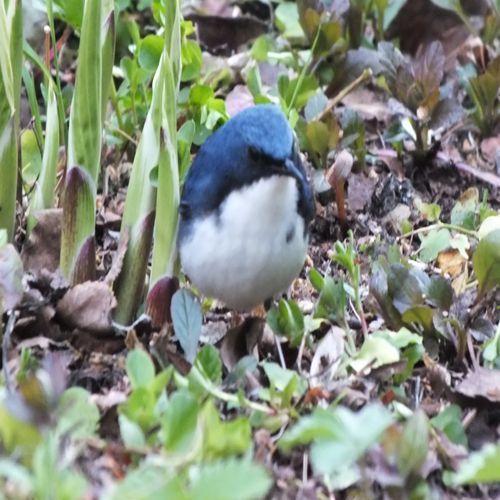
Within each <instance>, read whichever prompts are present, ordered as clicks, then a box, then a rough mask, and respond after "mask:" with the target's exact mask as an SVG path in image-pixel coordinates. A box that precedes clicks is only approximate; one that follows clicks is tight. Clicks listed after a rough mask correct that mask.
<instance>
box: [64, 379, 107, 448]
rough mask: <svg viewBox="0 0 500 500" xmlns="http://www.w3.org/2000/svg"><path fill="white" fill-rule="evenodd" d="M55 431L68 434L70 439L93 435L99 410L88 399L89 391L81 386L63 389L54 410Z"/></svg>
mask: <svg viewBox="0 0 500 500" xmlns="http://www.w3.org/2000/svg"><path fill="white" fill-rule="evenodd" d="M56 416H57V428H56V429H57V432H58V433H59V435H66V434H70V435H71V437H72V439H86V438H89V437H91V436H93V435H94V433H95V432H96V430H97V424H98V423H99V418H100V415H99V410H98V409H97V407H96V405H95V404H93V403H91V401H90V393H88V392H87V391H86V390H85V389H82V388H81V387H70V388H69V389H66V391H64V393H63V395H62V396H61V399H60V400H59V405H58V408H57V412H56Z"/></svg>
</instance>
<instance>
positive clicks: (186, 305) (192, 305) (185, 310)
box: [171, 288, 202, 362]
mask: <svg viewBox="0 0 500 500" xmlns="http://www.w3.org/2000/svg"><path fill="white" fill-rule="evenodd" d="M171 311H172V322H173V325H174V331H175V335H176V337H177V338H178V340H179V342H180V344H181V347H182V349H183V350H184V353H185V355H186V359H187V360H188V361H190V362H193V361H194V358H195V356H196V349H197V348H198V339H199V338H200V335H201V323H202V313H201V307H200V304H199V302H198V300H197V299H196V297H195V296H194V295H193V294H192V293H191V292H190V291H189V290H186V289H185V288H182V289H180V290H177V292H175V294H174V296H173V297H172V307H171Z"/></svg>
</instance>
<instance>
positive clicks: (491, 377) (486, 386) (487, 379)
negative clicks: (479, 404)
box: [455, 366, 500, 403]
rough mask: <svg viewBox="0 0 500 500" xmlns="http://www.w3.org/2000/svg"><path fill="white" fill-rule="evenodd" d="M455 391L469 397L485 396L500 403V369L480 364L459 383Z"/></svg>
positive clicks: (493, 401)
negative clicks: (492, 368) (484, 366)
mask: <svg viewBox="0 0 500 500" xmlns="http://www.w3.org/2000/svg"><path fill="white" fill-rule="evenodd" d="M455 392H456V393H458V394H460V395H462V396H466V397H468V398H474V399H476V398H485V399H487V400H488V401H490V402H491V403H500V370H491V369H489V368H483V367H481V366H478V367H477V368H476V369H475V370H474V371H471V372H469V373H468V374H467V376H466V377H465V379H464V380H463V381H462V382H461V383H460V384H458V386H457V387H456V388H455Z"/></svg>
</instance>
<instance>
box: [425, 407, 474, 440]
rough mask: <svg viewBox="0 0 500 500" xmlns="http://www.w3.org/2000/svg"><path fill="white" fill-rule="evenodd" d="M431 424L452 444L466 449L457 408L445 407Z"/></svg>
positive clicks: (460, 412)
mask: <svg viewBox="0 0 500 500" xmlns="http://www.w3.org/2000/svg"><path fill="white" fill-rule="evenodd" d="M431 424H432V425H433V426H434V427H435V428H436V429H439V430H440V431H442V432H444V433H445V434H446V436H447V437H448V438H449V439H450V441H452V442H453V443H456V444H460V445H462V446H465V447H467V435H466V434H465V430H464V426H463V425H462V410H461V409H460V407H459V406H457V405H455V404H451V405H449V406H447V407H446V408H445V409H444V410H442V411H441V412H440V413H439V415H436V416H435V417H434V418H432V419H431Z"/></svg>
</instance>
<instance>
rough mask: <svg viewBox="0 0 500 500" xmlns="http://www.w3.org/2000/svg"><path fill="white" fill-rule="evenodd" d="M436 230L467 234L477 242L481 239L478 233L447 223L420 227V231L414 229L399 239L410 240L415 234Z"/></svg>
mask: <svg viewBox="0 0 500 500" xmlns="http://www.w3.org/2000/svg"><path fill="white" fill-rule="evenodd" d="M434 229H449V230H450V231H456V232H457V233H462V234H465V235H467V236H470V237H472V238H475V239H476V240H478V239H479V237H478V235H477V232H476V231H472V230H471V229H465V228H463V227H460V226H456V225H455V224H446V223H445V222H436V223H435V224H431V225H430V226H425V227H419V228H418V229H414V230H413V231H410V232H408V233H405V234H403V235H401V236H400V237H399V239H402V238H408V237H410V236H414V235H415V234H421V233H426V232H429V231H432V230H434Z"/></svg>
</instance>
